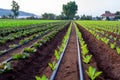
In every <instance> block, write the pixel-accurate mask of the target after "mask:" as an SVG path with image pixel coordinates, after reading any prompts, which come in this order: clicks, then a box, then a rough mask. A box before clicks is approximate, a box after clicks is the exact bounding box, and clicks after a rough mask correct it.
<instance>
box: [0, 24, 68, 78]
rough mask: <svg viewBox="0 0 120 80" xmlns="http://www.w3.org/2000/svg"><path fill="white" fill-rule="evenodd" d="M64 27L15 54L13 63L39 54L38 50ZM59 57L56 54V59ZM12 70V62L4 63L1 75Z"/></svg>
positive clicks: (54, 29)
mask: <svg viewBox="0 0 120 80" xmlns="http://www.w3.org/2000/svg"><path fill="white" fill-rule="evenodd" d="M64 25H66V24H64ZM64 27H65V26H63V25H62V26H58V27H55V28H53V29H52V31H51V32H50V33H48V34H46V35H45V36H43V37H42V38H41V39H40V40H39V41H38V42H35V43H34V44H33V46H32V47H27V48H24V50H23V52H21V53H15V54H13V55H12V61H13V60H19V59H26V58H29V57H30V56H31V55H32V54H35V53H36V52H37V49H39V48H41V47H42V45H44V44H46V43H47V42H49V41H50V40H51V39H53V38H54V37H55V36H56V34H57V33H58V32H59V31H60V30H62V29H63V28H64ZM55 52H56V51H55ZM57 56H58V54H56V57H57ZM49 66H50V65H49ZM12 69H13V68H12V67H11V63H10V62H3V63H1V64H0V73H4V72H7V71H10V70H12ZM43 77H45V76H43ZM37 78H38V77H37V76H36V79H37Z"/></svg>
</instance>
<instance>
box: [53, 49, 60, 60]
mask: <svg viewBox="0 0 120 80" xmlns="http://www.w3.org/2000/svg"><path fill="white" fill-rule="evenodd" d="M54 55H55V57H56V59H57V60H59V59H60V54H59V52H58V51H57V50H55V52H54Z"/></svg>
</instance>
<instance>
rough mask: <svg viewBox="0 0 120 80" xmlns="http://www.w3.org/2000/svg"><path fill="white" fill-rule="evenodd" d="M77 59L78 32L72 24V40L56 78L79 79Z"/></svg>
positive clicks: (57, 79)
mask: <svg viewBox="0 0 120 80" xmlns="http://www.w3.org/2000/svg"><path fill="white" fill-rule="evenodd" d="M77 60H78V58H77V40H76V32H75V27H74V26H72V31H71V35H70V40H69V43H68V46H67V48H66V51H65V53H64V57H63V59H62V61H61V64H60V67H59V70H58V73H57V75H56V79H55V80H79V76H78V73H79V72H78V67H77Z"/></svg>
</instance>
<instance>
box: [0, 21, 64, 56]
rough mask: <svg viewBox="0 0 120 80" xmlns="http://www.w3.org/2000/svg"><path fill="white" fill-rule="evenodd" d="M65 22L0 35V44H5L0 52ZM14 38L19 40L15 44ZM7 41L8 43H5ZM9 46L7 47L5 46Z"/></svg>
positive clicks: (41, 34) (45, 32) (43, 33)
mask: <svg viewBox="0 0 120 80" xmlns="http://www.w3.org/2000/svg"><path fill="white" fill-rule="evenodd" d="M64 24H65V22H64V23H63V22H61V23H60V22H59V23H49V24H44V25H41V26H37V27H35V28H33V29H31V30H29V29H25V30H22V31H18V32H16V33H11V34H9V35H8V36H5V37H0V44H1V45H0V46H5V47H6V48H5V47H4V48H3V49H0V54H2V53H4V52H6V51H7V50H8V49H11V48H14V47H16V46H18V45H22V44H24V43H26V42H28V41H30V40H33V39H35V38H37V37H39V36H43V35H45V34H47V33H49V32H51V31H53V30H54V29H56V28H58V27H60V26H62V25H64ZM14 40H19V42H18V43H17V44H16V42H15V41H14ZM10 41H11V44H9V45H8V43H9V42H10ZM7 42H8V43H7ZM7 47H9V48H7Z"/></svg>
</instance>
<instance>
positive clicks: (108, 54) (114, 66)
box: [78, 25, 120, 80]
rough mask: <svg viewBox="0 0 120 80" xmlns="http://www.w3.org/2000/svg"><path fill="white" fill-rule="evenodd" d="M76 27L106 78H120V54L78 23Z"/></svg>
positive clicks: (118, 79)
mask: <svg viewBox="0 0 120 80" xmlns="http://www.w3.org/2000/svg"><path fill="white" fill-rule="evenodd" d="M78 27H79V30H80V31H81V32H82V35H83V39H84V40H85V42H86V43H87V45H88V48H89V50H90V53H91V54H93V57H94V58H95V61H96V62H97V65H98V67H99V69H100V70H102V71H103V75H104V76H105V78H106V80H120V74H119V73H120V56H119V55H118V54H116V51H115V50H112V49H111V48H110V47H109V46H108V45H106V44H105V43H104V42H102V41H100V40H97V39H96V38H95V37H94V36H93V35H91V34H90V33H89V32H88V31H87V30H85V29H84V28H82V27H81V26H80V25H78Z"/></svg>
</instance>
